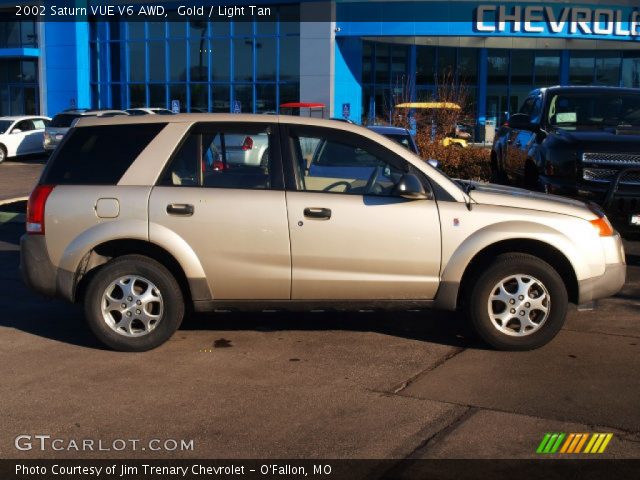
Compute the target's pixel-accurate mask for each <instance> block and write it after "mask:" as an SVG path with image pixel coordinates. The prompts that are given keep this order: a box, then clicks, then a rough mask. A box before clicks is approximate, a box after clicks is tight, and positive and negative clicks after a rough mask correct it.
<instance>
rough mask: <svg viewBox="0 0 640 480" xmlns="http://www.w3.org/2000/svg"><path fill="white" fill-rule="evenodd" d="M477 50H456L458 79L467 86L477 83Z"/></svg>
mask: <svg viewBox="0 0 640 480" xmlns="http://www.w3.org/2000/svg"><path fill="white" fill-rule="evenodd" d="M477 76H478V50H477V49H475V48H461V49H459V50H458V77H459V78H460V80H461V81H463V82H464V83H467V84H476V83H478V79H477Z"/></svg>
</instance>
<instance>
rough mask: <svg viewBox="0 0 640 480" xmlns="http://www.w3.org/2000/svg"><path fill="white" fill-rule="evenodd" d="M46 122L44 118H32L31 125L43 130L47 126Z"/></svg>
mask: <svg viewBox="0 0 640 480" xmlns="http://www.w3.org/2000/svg"><path fill="white" fill-rule="evenodd" d="M47 123H49V122H47V121H46V120H45V119H44V118H36V119H34V120H33V126H34V128H35V129H36V130H43V129H44V127H46V126H47Z"/></svg>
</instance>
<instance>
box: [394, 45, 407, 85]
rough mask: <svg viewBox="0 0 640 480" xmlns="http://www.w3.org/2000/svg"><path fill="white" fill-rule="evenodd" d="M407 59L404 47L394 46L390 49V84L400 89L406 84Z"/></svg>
mask: <svg viewBox="0 0 640 480" xmlns="http://www.w3.org/2000/svg"><path fill="white" fill-rule="evenodd" d="M407 57H408V51H407V47H406V46H405V45H395V46H393V47H392V48H391V82H392V83H393V84H394V85H396V86H398V87H401V88H402V87H404V85H405V83H406V75H407V70H408V68H407Z"/></svg>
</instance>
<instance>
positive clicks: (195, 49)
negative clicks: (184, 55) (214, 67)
mask: <svg viewBox="0 0 640 480" xmlns="http://www.w3.org/2000/svg"><path fill="white" fill-rule="evenodd" d="M189 45H190V47H191V52H190V53H191V56H190V58H189V61H190V63H191V67H190V69H191V81H192V82H206V81H207V77H208V75H209V66H208V65H209V53H208V42H207V39H206V38H203V39H196V40H191V42H190V43H189Z"/></svg>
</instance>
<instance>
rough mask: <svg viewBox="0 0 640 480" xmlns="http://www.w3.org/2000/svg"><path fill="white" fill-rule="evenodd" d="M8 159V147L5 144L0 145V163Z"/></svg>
mask: <svg viewBox="0 0 640 480" xmlns="http://www.w3.org/2000/svg"><path fill="white" fill-rule="evenodd" d="M6 159H7V149H6V148H5V146H4V145H0V163H2V162H4V161H5V160H6Z"/></svg>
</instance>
